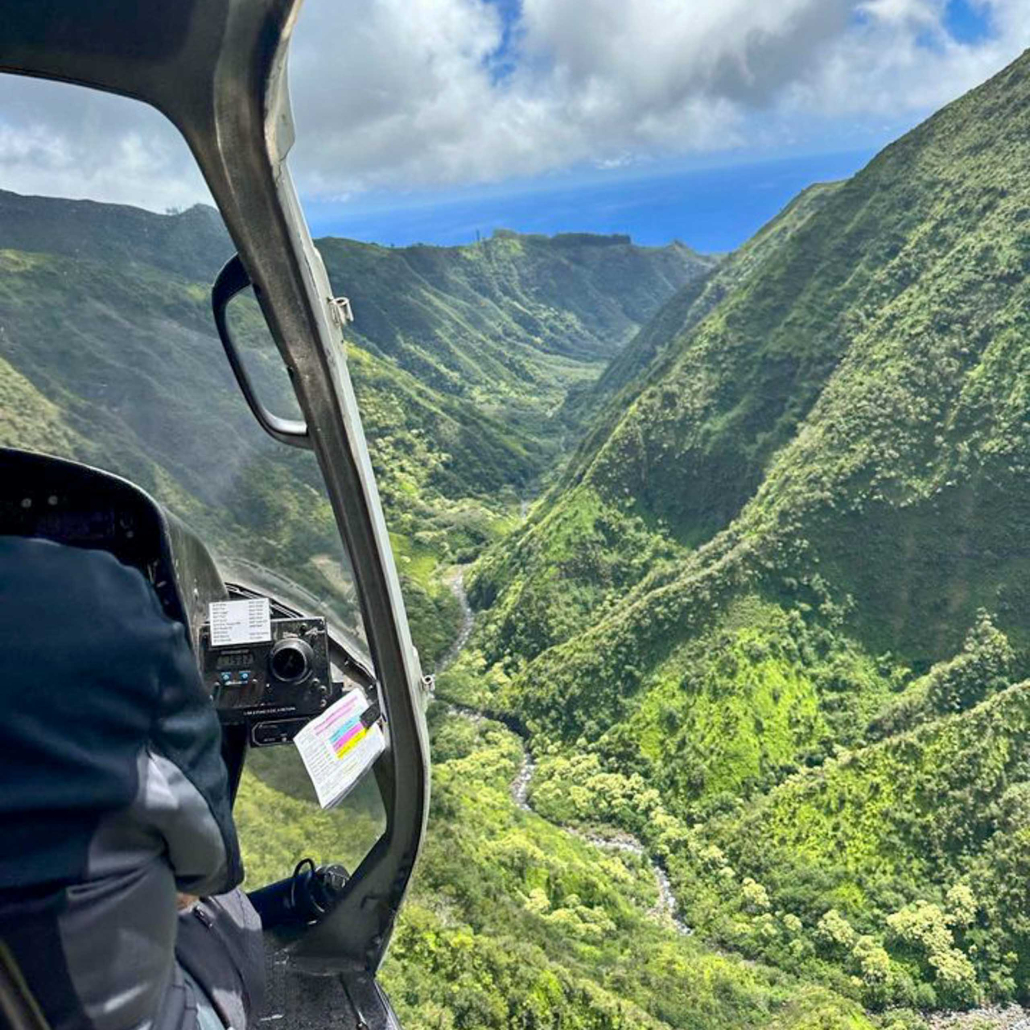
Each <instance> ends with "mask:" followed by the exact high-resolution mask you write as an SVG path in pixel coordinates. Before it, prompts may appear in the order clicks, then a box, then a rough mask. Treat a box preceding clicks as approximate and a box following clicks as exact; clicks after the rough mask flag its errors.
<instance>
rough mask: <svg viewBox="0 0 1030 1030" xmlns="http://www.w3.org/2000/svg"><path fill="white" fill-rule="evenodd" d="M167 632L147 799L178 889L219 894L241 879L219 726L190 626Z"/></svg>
mask: <svg viewBox="0 0 1030 1030" xmlns="http://www.w3.org/2000/svg"><path fill="white" fill-rule="evenodd" d="M168 631H169V633H168V639H167V640H166V641H165V642H164V646H163V648H162V661H161V664H160V666H159V669H158V678H159V692H158V707H157V713H156V715H157V718H156V719H155V722H154V726H153V729H152V731H151V740H150V745H149V747H148V749H147V769H146V776H147V782H146V790H145V791H144V792H143V793H142V799H143V801H144V804H145V805H146V808H147V811H146V817H147V818H148V819H149V820H151V821H152V823H153V825H154V826H155V827H156V828H157V829H158V830H159V831H160V833H161V835H162V836H163V837H164V839H165V842H166V843H167V846H168V860H169V863H170V864H171V866H172V870H173V872H174V874H175V882H176V886H177V888H178V889H179V891H181V892H183V893H186V894H193V895H208V894H221V893H224V892H225V891H227V890H230V889H232V888H233V887H235V886H237V884H239V883H240V881H241V880H242V879H243V864H242V861H241V859H240V850H239V845H238V843H237V839H236V831H235V828H234V825H233V820H232V802H231V800H230V797H229V782H228V775H227V773H226V769H225V764H224V762H223V761H222V757H221V729H220V727H219V723H218V716H217V714H216V713H215V709H214V706H213V705H212V703H211V699H210V697H209V696H208V694H207V692H206V690H205V689H204V686H203V683H202V682H201V679H200V675H199V673H198V671H197V666H196V661H195V659H194V656H193V653H192V651H191V650H190V648H189V645H188V644H187V642H186V634H185V630H184V628H183V627H182V626H180V625H178V624H177V623H169V624H168Z"/></svg>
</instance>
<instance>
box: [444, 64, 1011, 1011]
mask: <svg viewBox="0 0 1030 1030" xmlns="http://www.w3.org/2000/svg"><path fill="white" fill-rule="evenodd" d="M1028 99H1030V57H1028V56H1026V55H1024V57H1022V58H1020V59H1019V60H1018V61H1016V62H1015V63H1014V64H1013V65H1011V66H1010V67H1009V68H1007V69H1005V70H1004V71H1003V72H1001V73H1000V74H999V75H998V76H996V77H995V78H994V79H992V80H990V81H989V82H988V83H986V84H985V85H983V86H981V87H979V88H978V89H976V90H974V91H972V92H971V93H970V94H968V95H966V96H965V97H963V98H961V99H960V100H958V101H956V102H955V103H953V104H952V105H950V106H949V107H947V108H945V109H944V110H943V111H941V112H939V113H938V114H937V115H935V116H934V117H932V118H931V119H929V120H928V121H927V122H926V123H924V124H923V125H921V126H920V127H918V128H917V129H916V130H914V131H913V132H911V133H909V134H908V135H907V136H905V137H904V138H903V139H901V140H899V141H898V142H896V143H894V144H892V145H891V146H889V147H888V148H887V149H886V150H885V151H883V152H882V153H881V154H880V155H878V156H877V157H876V158H875V159H874V160H873V161H872V162H871V163H870V164H869V165H868V166H867V167H866V168H865V169H864V170H862V171H861V172H859V173H858V174H857V175H856V176H854V177H853V178H852V179H850V180H848V181H847V182H846V183H843V184H832V185H829V186H826V187H821V188H817V190H816V191H814V192H812V193H810V194H808V195H807V197H806V196H803V197H802V198H799V201H797V202H796V203H795V205H794V207H793V209H792V208H788V209H787V210H786V211H785V212H784V213H783V214H782V215H781V216H780V218H779V219H777V220H774V222H773V223H771V224H770V226H768V227H766V229H765V230H764V231H763V233H760V234H759V236H758V237H756V238H755V239H754V240H753V241H751V242H749V244H747V245H745V247H744V248H742V249H741V251H740V252H738V253H737V254H734V255H730V256H729V257H728V258H726V259H725V260H724V261H723V262H722V263H721V265H720V266H719V267H718V268H717V269H716V270H715V271H714V272H712V273H710V278H709V279H708V280H707V282H706V283H705V284H704V286H701V288H700V289H699V286H700V284H698V283H693V284H689V285H688V286H687V287H685V288H684V289H683V290H682V291H681V293H680V294H678V295H676V296H675V297H674V298H673V299H672V300H671V301H670V302H668V303H667V305H666V307H665V308H664V309H663V310H662V312H660V313H659V315H658V316H656V319H655V321H654V322H653V323H652V324H651V325H650V326H647V327H645V328H644V329H643V330H642V331H641V333H640V334H639V336H638V337H637V340H636V341H635V342H634V343H632V344H630V345H629V346H628V347H627V348H626V349H625V350H624V351H623V352H622V354H621V355H620V357H619V358H617V359H616V360H615V361H614V362H613V364H612V365H611V366H610V369H609V372H608V373H606V375H605V376H604V377H602V378H601V379H600V380H599V381H598V383H597V384H596V386H595V387H594V388H593V389H594V391H595V392H596V394H597V397H598V399H597V406H596V407H595V409H594V410H595V411H597V412H598V414H597V415H595V419H596V421H595V423H594V426H593V429H592V431H588V433H587V435H586V437H585V440H584V443H583V444H582V445H581V447H580V450H579V451H578V453H577V454H576V455H575V456H574V458H573V459H572V460H571V462H570V464H569V466H568V470H567V472H566V474H565V477H564V478H563V479H561V480H559V482H558V483H557V484H556V485H555V486H554V487H553V488H552V490H551V491H550V492H549V493H548V494H547V495H546V496H545V497H544V498H543V499H542V501H541V502H540V503H539V504H538V505H537V506H536V507H535V508H534V509H533V511H532V512H531V514H530V517H529V519H528V520H527V522H526V523H525V524H524V525H523V526H522V527H521V528H520V529H519V530H517V531H516V532H515V533H514V534H513V535H512V536H511V537H510V538H509V539H506V540H504V541H502V542H501V543H500V544H499V545H496V546H495V547H493V548H492V549H491V551H490V552H489V553H488V554H487V555H486V556H485V557H484V558H483V559H481V560H480V561H479V562H478V563H477V565H476V566H475V567H474V569H473V570H472V572H471V574H470V576H469V580H470V583H471V591H470V595H471V597H472V598H473V601H474V602H475V603H476V605H477V606H478V607H480V608H481V609H483V611H482V614H481V615H480V616H479V619H478V621H477V628H476V632H475V633H474V635H473V638H472V646H471V648H470V650H469V651H468V652H467V653H466V655H465V656H464V657H463V658H462V660H461V661H460V662H459V663H458V665H457V666H456V667H455V668H454V669H453V670H452V671H451V672H449V673H448V675H447V677H445V678H444V679H443V681H442V682H441V690H442V691H443V692H444V694H445V695H446V696H449V697H453V698H455V699H458V700H462V701H464V702H466V703H471V704H473V705H478V706H480V707H483V708H485V709H487V710H491V711H495V712H500V713H514V714H517V715H518V717H519V718H520V719H521V720H523V721H524V722H525V724H526V725H527V726H528V727H529V729H530V730H531V731H532V732H533V735H534V747H535V748H536V749H537V751H538V754H539V755H540V756H541V766H540V774H539V778H538V782H537V785H536V786H535V788H534V796H535V798H536V799H537V800H536V802H535V803H537V804H538V806H540V807H541V810H543V811H545V812H548V813H550V814H551V815H552V817H554V818H556V819H559V820H560V821H573V822H576V821H579V822H582V823H585V824H588V825H589V824H591V823H598V822H600V823H612V824H615V825H620V826H624V827H625V828H626V829H628V830H630V831H631V832H635V833H638V834H639V835H641V836H642V837H643V838H644V839H645V841H646V842H648V844H649V846H651V847H652V848H653V849H654V850H655V852H656V853H657V854H659V855H661V856H663V858H664V861H665V862H666V864H667V867H668V869H669V871H670V876H671V877H672V881H673V884H674V887H675V888H676V889H677V896H678V897H679V899H680V902H681V904H682V905H683V906H684V911H685V915H686V918H687V919H688V921H690V922H692V923H693V924H694V925H695V926H697V927H698V931H699V933H701V934H702V935H703V936H705V937H707V938H708V939H711V940H713V941H717V942H721V943H723V944H724V945H727V946H730V947H733V948H734V949H737V950H741V951H743V952H744V953H745V954H751V955H754V956H756V957H759V956H760V957H762V958H763V960H765V961H770V962H773V963H774V964H776V965H778V966H779V967H780V968H783V969H785V970H789V971H791V972H792V973H794V974H797V975H801V976H803V977H805V978H807V979H810V980H814V981H817V982H821V983H823V984H825V985H827V986H832V987H833V988H834V989H836V990H839V991H841V992H843V993H845V994H850V995H851V996H853V997H856V998H858V999H860V1000H861V1001H862V1003H863V1004H864V1005H866V1006H867V1007H868V1008H869V1009H870V1010H879V1009H883V1008H884V1007H887V1008H891V1007H892V1006H893V1007H898V1006H900V1007H902V1008H905V1009H916V1008H918V1009H933V1008H942V1007H948V1006H955V1005H958V1006H963V1005H970V1004H975V1003H976V1002H977V1001H978V1000H982V999H985V998H990V999H995V1000H1002V1001H1004V1000H1007V999H1010V998H1013V997H1015V998H1019V999H1021V1000H1026V999H1027V998H1030V964H1028V962H1027V955H1028V954H1030V940H1028V939H1027V938H1026V936H1025V927H1026V926H1027V925H1028V923H1027V918H1028V916H1030V909H1028V908H1027V904H1028V899H1027V898H1025V897H1024V896H1023V894H1021V893H1019V892H1018V891H1014V890H1013V889H1012V888H1011V887H1010V886H1007V885H1005V884H1004V883H1003V881H1006V882H1007V880H1006V878H1007V877H1010V876H1011V875H1013V871H1014V870H1016V869H1017V868H1018V860H1017V856H1018V854H1019V851H1020V848H1021V846H1022V843H1023V842H1024V841H1025V839H1026V837H1025V831H1026V826H1027V825H1028V824H1027V823H1026V812H1025V810H1024V809H1023V808H1022V807H1021V805H1020V804H1019V803H1018V799H1019V798H1021V797H1022V793H1023V792H1024V789H1025V784H1026V783H1027V782H1030V749H1028V746H1027V742H1026V740H1025V738H1024V737H1023V735H1022V730H1021V729H1020V727H1021V726H1022V722H1021V719H1022V716H1021V715H1019V714H1018V712H1019V706H1020V704H1021V703H1022V702H1021V700H1019V699H1021V698H1022V697H1023V696H1024V688H1023V687H1019V686H1012V687H1010V688H1009V689H1008V690H1003V691H1002V693H1000V694H997V695H996V696H995V693H996V692H997V691H998V690H999V689H1000V688H1002V687H1008V685H1009V684H1017V683H1019V682H1020V681H1021V680H1022V678H1023V677H1024V676H1025V675H1026V672H1027V657H1028V655H1027V643H1028V637H1027V633H1028V630H1030V617H1028V615H1027V612H1028V611H1030V607H1028V604H1027V601H1028V598H1027V594H1026V586H1025V584H1026V581H1027V571H1028V568H1027V559H1028V557H1030V545H1028V544H1027V542H1026V533H1025V527H1026V525H1027V524H1028V518H1027V516H1028V514H1030V511H1028V503H1030V491H1028V489H1027V486H1026V482H1027V481H1026V475H1025V472H1026V468H1027V455H1028V450H1030V422H1028V421H1027V415H1026V411H1027V408H1026V397H1027V391H1028V382H1030V380H1028V379H1027V372H1026V362H1027V355H1028V354H1030V349H1028V348H1027V346H1026V342H1025V341H1026V339H1027V333H1028V329H1030V323H1028V316H1027V312H1028V310H1030V295H1028V292H1027V290H1028V288H1027V282H1028V280H1027V273H1028V272H1030V235H1028V234H1027V230H1026V220H1027V217H1028V215H1027V212H1028V211H1030V191H1028V190H1027V187H1026V185H1025V176H1024V175H1023V170H1024V169H1025V168H1026V167H1028V166H1030V148H1028V144H1027V142H1026V141H1027V139H1030V133H1028V131H1027V130H1028V123H1027V117H1028V116H1027V113H1026V112H1027V100H1028ZM806 201H807V203H806ZM813 201H814V203H813ZM720 279H723V280H725V282H726V286H725V290H718V291H717V292H715V291H716V290H717V284H718V283H719V281H720ZM706 289H711V290H712V291H713V293H712V294H710V301H709V302H708V303H702V304H701V305H700V307H695V305H697V304H698V302H699V299H700V298H702V297H704V295H705V290H706ZM606 379H607V381H608V382H607V385H606ZM606 391H607V392H608V396H609V397H611V398H613V399H611V400H607V399H606V397H605V393H606ZM583 396H584V395H583V394H577V395H575V396H574V397H573V399H572V401H571V402H570V403H572V404H573V405H575V404H577V403H580V402H581V401H582V397H583ZM606 405H607V406H606ZM999 655H1001V656H1002V657H1003V658H1004V660H1003V661H1002V660H1001V659H1000V658H999V657H998V656H999ZM956 711H958V712H959V713H960V714H951V713H953V712H956ZM872 741H879V743H871V742H872ZM979 749H982V752H983V753H982V754H978V750H979ZM845 754H847V755H849V756H850V757H848V758H845V757H841V756H844V755H845ZM835 756H837V757H835ZM889 756H890V757H889ZM981 760H982V761H983V762H984V763H986V765H979V764H978V763H979V762H980V761H981ZM838 769H839V770H840V772H839V773H837V772H836V771H832V770H838ZM845 769H846V770H847V772H844V770H845ZM806 770H808V771H806ZM906 777H910V778H911V783H905V786H904V789H903V788H902V787H901V786H900V784H901V783H902V782H904V781H905V779H906ZM802 797H803V798H804V801H803V802H802V801H800V800H798V799H799V798H802ZM1005 799H1010V800H1005ZM984 806H986V808H987V810H988V811H989V812H990V813H993V814H991V815H989V816H986V817H985V820H986V821H985V820H982V819H980V817H979V814H978V813H979V812H980V811H981V810H983V809H984ZM949 834H950V836H949ZM931 840H932V841H933V842H934V843H933V844H932V845H931ZM877 855H879V856H881V857H882V856H884V855H889V856H890V864H889V865H888V866H881V865H878V864H877V863H878V862H880V858H877V857H876V856H877ZM706 856H707V857H706ZM885 870H887V871H885ZM955 891H957V892H958V893H957V894H956V893H955ZM966 891H969V892H970V897H969V898H967V897H966V893H965V892H966ZM949 897H951V898H952V901H954V898H956V897H958V898H961V899H963V900H962V904H963V905H964V906H965V909H969V910H970V911H968V912H967V911H965V910H963V912H962V913H958V912H956V911H953V909H954V905H952V902H951V901H949V900H948V898H949ZM970 898H971V900H970ZM955 904H956V905H957V904H958V902H955ZM949 905H952V908H949ZM960 907H961V906H960ZM831 912H832V913H833V915H829V913H831ZM840 921H843V923H844V924H845V925H844V926H842V925H841V922H840ZM835 935H836V936H835ZM856 949H857V951H856ZM905 1018H907V1017H905Z"/></svg>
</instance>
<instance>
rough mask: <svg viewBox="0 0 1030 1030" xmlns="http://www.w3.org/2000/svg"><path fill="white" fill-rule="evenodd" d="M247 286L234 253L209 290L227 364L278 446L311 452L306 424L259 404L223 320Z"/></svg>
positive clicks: (249, 404) (255, 414)
mask: <svg viewBox="0 0 1030 1030" xmlns="http://www.w3.org/2000/svg"><path fill="white" fill-rule="evenodd" d="M250 285H251V281H250V276H249V275H248V274H247V270H246V268H244V267H243V262H242V261H241V260H240V256H239V254H234V255H233V256H232V257H231V258H230V259H229V260H228V261H227V262H226V263H225V266H224V267H223V268H222V270H221V271H220V272H219V273H218V278H216V279H215V282H214V285H213V286H212V287H211V307H212V309H213V311H214V316H215V326H216V327H217V329H218V338H219V339H220V340H221V341H222V347H223V348H224V350H225V356H226V357H227V358H228V359H229V365H230V366H231V368H232V371H233V375H235V376H236V382H237V383H238V384H239V387H240V390H241V391H242V392H243V396H244V398H245V400H246V401H247V406H248V407H249V408H250V410H251V412H252V413H253V415H254V418H256V419H257V420H258V424H259V425H260V426H261V428H262V429H263V430H264V431H265V432H266V433H268V435H269V436H270V437H272V438H273V439H274V440H278V441H279V442H280V443H285V444H288V445H289V446H291V447H303V448H305V449H307V450H311V435H310V433H309V432H308V427H307V424H306V423H304V422H298V421H295V420H293V419H287V418H280V417H279V416H278V415H273V414H272V412H270V411H269V410H268V409H267V408H266V407H265V406H264V404H262V403H261V400H260V398H259V397H258V395H257V391H256V390H255V389H254V384H253V382H252V381H251V378H250V374H249V373H248V372H247V366H246V365H244V363H243V358H242V357H241V356H240V352H239V351H238V350H237V349H236V343H235V341H234V340H233V338H232V334H231V333H230V332H229V324H228V320H227V318H226V314H227V312H228V309H229V302H230V301H231V300H232V299H233V297H235V296H236V295H237V294H239V293H242V292H243V291H244V290H245V289H247V287H248V286H250Z"/></svg>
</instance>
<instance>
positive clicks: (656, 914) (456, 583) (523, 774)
mask: <svg viewBox="0 0 1030 1030" xmlns="http://www.w3.org/2000/svg"><path fill="white" fill-rule="evenodd" d="M448 583H449V585H450V588H451V590H452V591H453V593H454V596H455V597H456V598H457V600H458V603H459V604H460V605H461V627H460V628H459V630H458V634H457V636H456V637H455V638H454V643H453V644H452V645H451V647H450V649H449V650H448V651H447V653H446V654H445V655H444V656H443V658H442V659H441V660H440V664H439V666H438V667H437V670H436V671H437V673H441V672H444V671H445V670H446V669H448V668H450V666H451V665H453V664H454V662H455V661H456V660H457V658H458V655H459V654H461V651H462V649H463V648H464V647H465V645H466V644H467V643H468V639H469V636H470V635H471V633H472V626H473V621H474V616H473V613H472V607H471V605H470V604H469V601H468V595H467V594H466V593H465V575H464V572H463V570H462V569H460V568H458V569H456V570H455V571H454V573H452V575H451V576H450V577H449V579H448ZM445 707H446V709H447V711H448V712H450V713H451V714H452V715H457V716H460V717H461V718H464V719H470V720H472V721H474V722H479V721H482V720H483V719H485V718H489V717H490V716H488V715H487V714H486V713H484V712H480V711H478V710H476V709H474V708H470V707H468V706H466V705H457V704H451V703H445ZM506 725H507V726H508V729H510V730H511V731H512V732H513V733H514V734H515V735H516V736H517V737H518V738H519V741H520V742H521V744H522V762H521V765H520V766H519V771H518V773H517V774H516V775H515V778H514V779H513V780H512V781H511V799H512V801H514V802H515V805H516V806H517V807H518V808H520V809H522V811H523V812H530V813H532V814H533V815H537V816H539V817H540V818H544V817H543V816H540V815H539V813H538V812H536V811H535V810H534V809H533V807H532V805H530V803H529V787H530V784H531V783H532V781H533V773H534V771H535V769H536V762H535V761H534V760H533V756H532V755H531V754H530V752H529V748H528V747H527V746H526V734H525V730H524V729H523V728H522V727H520V726H518V725H516V724H514V723H513V722H511V721H506ZM552 825H557V826H558V828H559V829H561V830H564V831H565V832H566V833H568V834H569V835H570V836H572V837H577V838H579V839H580V840H584V841H586V842H587V843H589V844H592V845H593V846H594V847H596V848H601V849H602V850H606V851H624V852H629V853H630V854H633V855H639V856H640V857H642V858H645V859H647V861H648V863H649V864H650V866H651V872H652V873H653V875H654V879H655V885H656V886H657V888H658V902H657V904H655V905H654V907H653V908H651V909H650V912H649V914H650V915H651V916H652V917H653V918H654V919H655V920H657V921H658V922H660V923H662V924H664V925H666V926H671V927H672V928H673V929H674V930H675V931H676V932H677V933H681V934H685V935H689V934H691V933H693V931H692V930H691V928H690V927H689V926H687V924H686V923H684V922H683V920H682V919H680V918H679V916H678V915H677V906H676V897H675V895H674V894H673V893H672V886H671V884H670V883H669V876H668V874H667V873H666V872H665V870H664V869H663V868H662V866H661V865H659V864H658V862H656V861H655V860H654V859H653V858H651V856H650V855H648V853H647V849H646V848H645V847H644V845H643V844H642V843H641V842H640V841H639V840H638V839H637V838H636V837H634V836H633V835H632V834H629V833H625V832H623V831H619V832H617V833H613V834H612V835H610V836H602V835H601V834H599V833H590V832H587V831H585V830H580V829H577V828H575V827H571V826H563V825H560V824H552Z"/></svg>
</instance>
